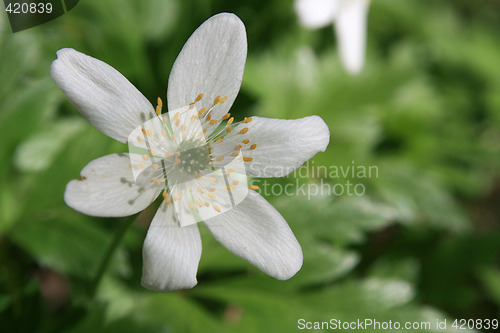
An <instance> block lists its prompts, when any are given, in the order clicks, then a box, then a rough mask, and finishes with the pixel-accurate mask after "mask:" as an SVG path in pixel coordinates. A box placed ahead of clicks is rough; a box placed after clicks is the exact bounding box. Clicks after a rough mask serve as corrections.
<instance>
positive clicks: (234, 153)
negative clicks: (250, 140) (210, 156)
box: [231, 151, 240, 157]
mask: <svg viewBox="0 0 500 333" xmlns="http://www.w3.org/2000/svg"><path fill="white" fill-rule="evenodd" d="M239 154H240V153H239V152H237V151H235V152H233V153H231V156H233V157H236V156H238V155H239Z"/></svg>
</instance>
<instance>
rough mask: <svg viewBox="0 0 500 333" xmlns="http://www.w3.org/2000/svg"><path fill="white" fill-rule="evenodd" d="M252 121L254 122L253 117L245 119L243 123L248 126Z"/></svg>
mask: <svg viewBox="0 0 500 333" xmlns="http://www.w3.org/2000/svg"><path fill="white" fill-rule="evenodd" d="M251 121H252V117H248V118H247V117H245V119H243V122H244V123H245V124H248V123H249V122H251Z"/></svg>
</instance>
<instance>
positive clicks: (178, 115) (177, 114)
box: [174, 112, 181, 120]
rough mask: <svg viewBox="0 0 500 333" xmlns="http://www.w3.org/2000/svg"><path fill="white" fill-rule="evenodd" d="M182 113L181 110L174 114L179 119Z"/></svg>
mask: <svg viewBox="0 0 500 333" xmlns="http://www.w3.org/2000/svg"><path fill="white" fill-rule="evenodd" d="M180 115H181V114H180V113H179V112H176V113H175V114H174V120H177V119H179V117H180Z"/></svg>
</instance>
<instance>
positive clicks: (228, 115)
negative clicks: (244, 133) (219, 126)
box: [221, 112, 231, 120]
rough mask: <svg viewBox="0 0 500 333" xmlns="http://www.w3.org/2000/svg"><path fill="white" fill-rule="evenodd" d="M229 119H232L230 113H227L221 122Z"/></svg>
mask: <svg viewBox="0 0 500 333" xmlns="http://www.w3.org/2000/svg"><path fill="white" fill-rule="evenodd" d="M229 117H231V114H230V113H229V112H228V113H226V114H225V115H224V116H223V117H222V119H221V120H226V119H228V118H229Z"/></svg>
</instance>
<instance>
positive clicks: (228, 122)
mask: <svg viewBox="0 0 500 333" xmlns="http://www.w3.org/2000/svg"><path fill="white" fill-rule="evenodd" d="M233 121H234V117H231V118H229V120H228V121H227V126H229V125H231V124H232V123H233Z"/></svg>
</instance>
